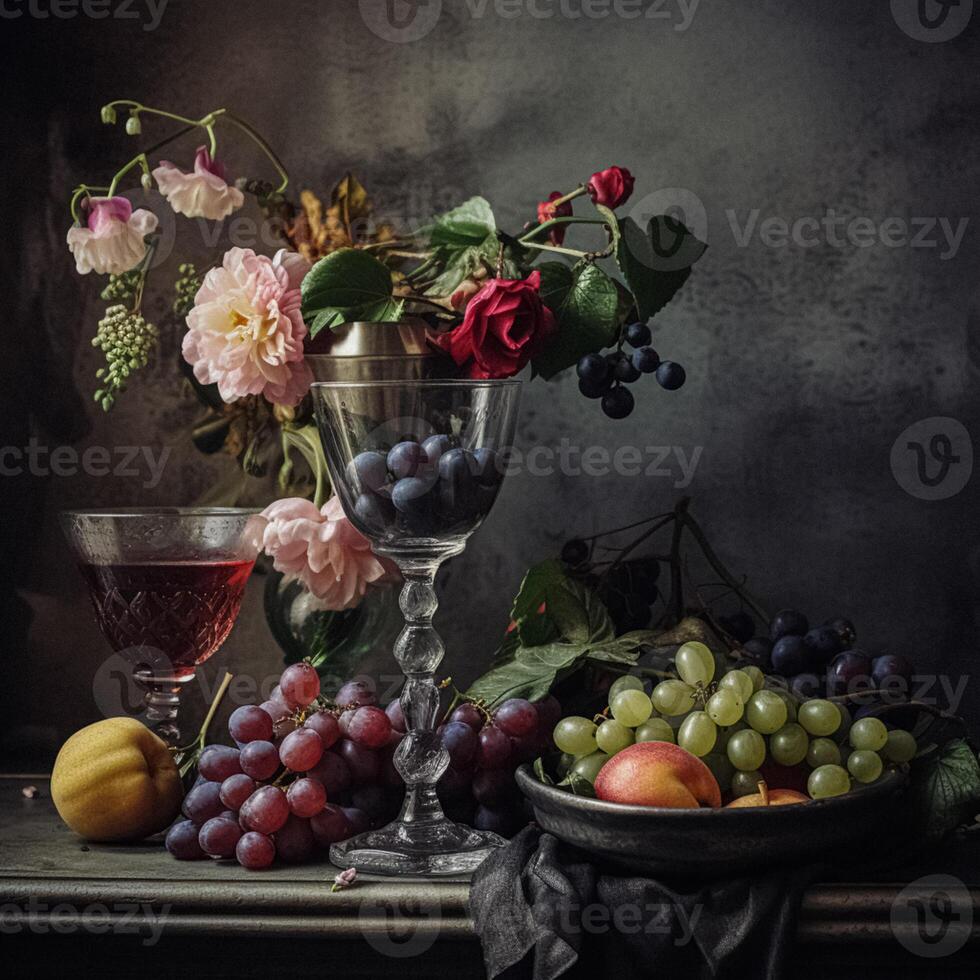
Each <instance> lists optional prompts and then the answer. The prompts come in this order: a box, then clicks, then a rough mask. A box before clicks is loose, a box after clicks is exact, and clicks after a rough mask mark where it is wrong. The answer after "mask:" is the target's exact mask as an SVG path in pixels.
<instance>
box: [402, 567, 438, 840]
mask: <svg viewBox="0 0 980 980" xmlns="http://www.w3.org/2000/svg"><path fill="white" fill-rule="evenodd" d="M398 564H399V567H400V569H401V573H402V576H403V578H404V580H405V584H404V585H403V586H402V591H401V596H400V597H399V605H400V606H401V610H402V613H403V614H404V616H405V626H404V628H403V629H402V631H401V633H400V634H399V635H398V639H397V640H396V641H395V651H394V652H395V659H396V660H397V661H398V663H399V665H400V666H401V669H402V672H403V673H404V675H405V686H404V687H403V689H402V694H401V706H402V711H403V712H404V715H405V723H406V728H407V734H406V735H405V737H404V738H403V739H402V741H401V744H400V745H399V746H398V750H397V751H396V752H395V759H394V762H395V768H396V769H397V770H398V772H399V773H400V774H401V776H402V779H404V780H405V786H406V793H405V803H404V805H403V807H402V813H401V820H403V821H404V822H405V823H411V824H425V823H436V822H441V821H443V820H444V819H445V817H444V815H443V812H442V806H441V805H440V803H439V798H438V797H437V796H436V783H438V781H439V777H440V776H441V775H442V774H443V773H444V772H445V771H446V767H447V766H448V765H449V753H448V752H446V750H445V749H444V748H443V747H442V743H441V740H440V739H439V736H438V735H436V733H435V727H436V720H437V718H438V714H439V689H438V687H437V686H436V682H435V670H436V668H437V667H438V666H439V663H440V662H441V661H442V657H443V654H444V653H445V647H444V646H443V644H442V640H441V638H440V637H439V634H438V633H437V632H436V631H435V629H434V628H433V626H432V617H433V616H434V615H435V612H436V608H437V606H438V604H439V600H438V599H437V598H436V592H435V576H436V572H437V571H438V569H439V564H440V562H439V560H438V559H437V560H431V559H400V560H399V562H398Z"/></svg>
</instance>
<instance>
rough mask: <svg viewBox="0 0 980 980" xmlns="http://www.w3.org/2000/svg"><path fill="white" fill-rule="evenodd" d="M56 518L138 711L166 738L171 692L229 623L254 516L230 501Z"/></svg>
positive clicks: (254, 545) (257, 523)
mask: <svg viewBox="0 0 980 980" xmlns="http://www.w3.org/2000/svg"><path fill="white" fill-rule="evenodd" d="M61 521H62V527H63V529H64V531H65V534H66V536H67V538H68V541H69V543H70V545H71V548H72V551H73V552H74V554H75V559H76V561H77V563H78V567H79V570H80V571H81V573H82V576H83V577H84V579H85V581H86V584H87V585H88V587H89V593H90V595H91V598H92V604H93V606H94V607H95V615H96V619H97V620H98V623H99V627H100V628H101V630H102V633H103V635H104V636H105V638H106V639H107V640H108V641H109V644H110V645H111V646H112V648H113V650H114V651H116V653H118V654H122V656H123V657H124V659H125V661H126V662H127V663H128V664H129V665H130V666H131V669H132V677H133V679H134V680H135V681H136V683H137V684H138V685H139V687H140V688H141V689H142V690H143V691H144V713H143V718H144V720H145V721H146V722H147V725H148V727H149V728H151V729H152V730H153V731H155V732H156V733H157V734H158V735H159V736H160V737H161V738H162V739H163V740H164V741H165V742H167V743H168V744H170V745H176V744H178V741H179V736H180V732H179V729H178V725H177V713H178V709H179V707H180V692H181V688H182V687H183V685H184V684H186V683H187V681H189V680H190V679H191V678H192V677H193V676H194V672H195V670H196V668H197V666H198V665H199V664H202V663H203V662H204V661H205V660H207V659H208V658H209V657H210V656H211V655H212V654H213V653H214V652H215V651H216V650H217V649H218V648H219V647H220V646H221V644H222V643H223V642H224V641H225V638H226V637H227V636H228V634H229V633H230V632H231V628H232V626H234V624H235V619H236V617H237V616H238V610H239V608H240V607H241V602H242V595H243V594H244V592H245V583H246V582H247V581H248V577H249V575H250V574H251V573H252V567H253V566H254V564H255V558H256V556H257V554H258V549H259V545H260V544H261V540H262V539H261V525H262V521H261V518H259V517H258V515H257V512H256V511H254V510H246V509H240V508H230V507H210V508H183V507H156V508H135V509H125V510H89V511H66V512H65V513H63V514H62V515H61Z"/></svg>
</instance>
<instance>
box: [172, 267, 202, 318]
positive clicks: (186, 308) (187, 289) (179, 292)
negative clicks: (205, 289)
mask: <svg viewBox="0 0 980 980" xmlns="http://www.w3.org/2000/svg"><path fill="white" fill-rule="evenodd" d="M177 271H178V272H179V273H180V278H179V279H178V280H177V281H176V282H175V283H174V293H175V294H176V295H175V296H174V306H173V310H174V316H176V317H178V318H179V319H181V320H183V319H184V317H185V316H187V314H188V313H190V311H191V308H192V307H193V306H194V297H195V296H196V295H197V291H198V290H199V289H200V288H201V282H202V279H201V276H199V275H198V274H197V269H196V268H195V267H194V266H193V265H192V264H191V263H190V262H184V263H183V264H182V265H181V266H180V267H179V268H178V269H177Z"/></svg>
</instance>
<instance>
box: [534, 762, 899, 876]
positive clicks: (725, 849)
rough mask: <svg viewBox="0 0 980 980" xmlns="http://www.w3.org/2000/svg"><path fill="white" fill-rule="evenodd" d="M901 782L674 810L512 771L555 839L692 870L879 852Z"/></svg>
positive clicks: (892, 837) (613, 856)
mask: <svg viewBox="0 0 980 980" xmlns="http://www.w3.org/2000/svg"><path fill="white" fill-rule="evenodd" d="M907 782H908V777H907V776H906V775H905V774H904V773H902V772H896V771H891V772H888V773H886V774H885V775H884V776H883V777H882V778H881V779H880V780H878V782H876V783H874V784H872V785H871V786H867V787H864V788H862V789H860V790H858V791H856V792H852V793H849V794H847V795H846V796H838V797H834V798H832V799H829V800H815V801H813V802H812V803H806V804H799V805H796V806H774V807H745V808H739V809H731V810H726V809H724V808H722V809H719V810H712V809H707V808H705V809H700V810H673V809H669V808H666V807H655V806H627V805H625V804H622V803H608V802H606V801H604V800H593V799H589V798H588V797H585V796H575V795H574V794H572V793H570V792H568V791H566V790H563V789H557V788H556V787H554V786H547V785H545V784H544V783H542V782H541V781H540V780H539V779H538V778H537V777H536V776H535V775H534V773H533V772H532V770H531V768H530V767H529V766H526V765H525V766H521V767H520V769H518V770H517V784H518V785H519V786H520V788H521V790H522V792H523V793H524V795H525V796H526V797H527V799H528V800H529V801H530V803H531V806H532V807H533V809H534V817H535V820H537V822H538V824H540V826H541V827H542V828H543V829H544V830H547V831H548V832H549V833H552V834H554V835H555V837H557V838H559V839H560V840H562V841H564V842H565V843H567V844H572V845H574V846H575V847H578V848H580V849H581V850H583V851H587V852H588V853H589V854H590V855H592V856H594V857H596V858H598V859H599V861H600V863H605V864H608V865H610V866H611V867H612V868H615V869H621V870H627V871H632V872H633V873H634V874H635V873H647V874H652V875H668V876H669V875H682V876H695V877H718V876H719V875H725V874H731V873H734V872H744V871H749V870H754V869H759V868H764V867H767V866H773V865H779V864H787V863H791V864H802V863H806V862H813V863H819V862H823V861H826V862H834V863H837V862H840V861H847V860H848V851H849V850H850V851H851V859H852V860H853V861H855V862H856V861H860V860H861V859H863V858H865V857H868V856H869V852H870V851H871V850H880V851H882V852H884V851H886V850H887V849H889V847H891V846H894V844H895V843H896V840H897V838H898V837H900V835H901V833H902V827H903V824H904V821H903V820H902V819H901V815H902V801H901V796H902V794H903V792H904V790H905V787H906V784H907Z"/></svg>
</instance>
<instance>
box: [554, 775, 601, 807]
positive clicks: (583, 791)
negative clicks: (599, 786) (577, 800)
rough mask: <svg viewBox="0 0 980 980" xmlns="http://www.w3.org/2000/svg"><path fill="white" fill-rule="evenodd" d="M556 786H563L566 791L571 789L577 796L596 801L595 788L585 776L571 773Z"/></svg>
mask: <svg viewBox="0 0 980 980" xmlns="http://www.w3.org/2000/svg"><path fill="white" fill-rule="evenodd" d="M556 785H558V786H561V787H562V788H564V789H569V790H571V791H572V793H574V794H575V796H588V797H590V798H591V799H593V800H594V799H595V787H594V786H593V785H592V783H590V782H589V781H588V780H587V779H586V778H585V776H580V775H579V774H578V773H577V772H574V771H572V772H569V774H568V775H567V776H566V777H565V778H564V779H563V780H562V781H561V782H560V783H557V784H556Z"/></svg>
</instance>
